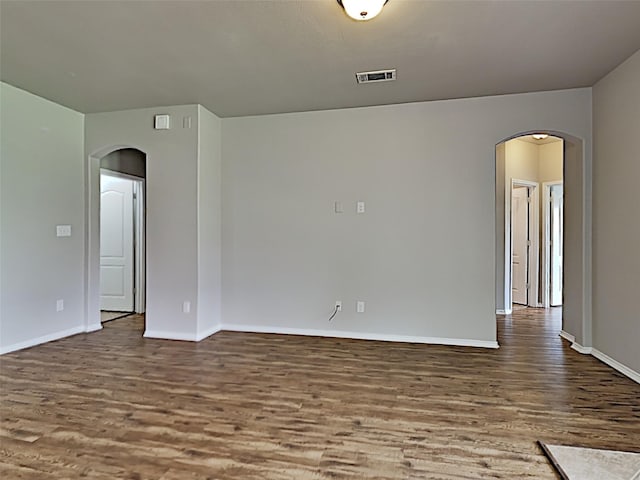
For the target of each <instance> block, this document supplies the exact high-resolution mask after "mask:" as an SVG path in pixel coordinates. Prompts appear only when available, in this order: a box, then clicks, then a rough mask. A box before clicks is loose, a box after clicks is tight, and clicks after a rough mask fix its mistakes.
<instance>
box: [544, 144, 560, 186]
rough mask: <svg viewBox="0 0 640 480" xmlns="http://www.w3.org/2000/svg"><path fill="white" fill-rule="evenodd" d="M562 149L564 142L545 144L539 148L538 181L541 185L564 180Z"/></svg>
mask: <svg viewBox="0 0 640 480" xmlns="http://www.w3.org/2000/svg"><path fill="white" fill-rule="evenodd" d="M562 149H563V142H562V141H559V142H552V143H545V144H542V145H540V146H539V147H538V152H539V160H540V164H539V165H540V168H539V170H538V181H539V182H540V183H544V182H554V181H557V180H562V176H563V175H562Z"/></svg>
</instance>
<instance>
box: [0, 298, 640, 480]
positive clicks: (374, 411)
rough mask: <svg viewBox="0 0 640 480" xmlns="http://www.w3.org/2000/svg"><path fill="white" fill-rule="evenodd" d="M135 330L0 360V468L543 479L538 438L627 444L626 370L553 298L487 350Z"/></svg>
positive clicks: (637, 430) (632, 439)
mask: <svg viewBox="0 0 640 480" xmlns="http://www.w3.org/2000/svg"><path fill="white" fill-rule="evenodd" d="M142 328H143V319H142V318H141V317H140V316H132V317H127V318H124V319H120V320H115V321H112V322H109V323H107V324H105V328H104V329H103V330H102V331H100V332H96V333H92V334H82V335H76V336H74V337H71V338H68V339H64V340H60V341H57V342H53V343H49V344H46V345H42V346H38V347H34V348H31V349H28V350H24V351H21V352H15V353H11V354H8V355H5V356H3V357H1V358H0V365H1V369H0V381H1V392H0V409H1V416H2V424H1V429H0V477H1V478H3V479H38V480H46V479H53V478H56V479H59V478H69V479H71V478H87V479H159V480H181V479H187V480H202V479H217V480H228V479H248V480H253V479H274V480H285V479H287V480H288V479H297V480H306V479H309V480H311V479H315V480H321V479H343V478H349V479H479V478H494V479H495V478H503V479H516V478H518V479H519V478H535V479H554V478H557V477H556V474H555V473H554V471H553V470H552V468H551V467H550V465H549V464H548V462H547V460H546V459H545V457H544V456H543V455H542V452H541V451H540V449H539V447H538V446H537V445H536V440H538V439H541V440H544V441H545V442H548V443H556V444H577V445H582V446H587V447H594V448H613V449H621V450H628V451H635V452H640V385H638V384H636V383H634V382H633V381H631V380H630V379H628V378H626V377H624V376H622V375H621V374H619V373H617V372H616V371H614V370H612V369H611V368H609V367H608V366H606V365H604V364H602V363H600V362H599V361H598V360H596V359H595V358H593V357H590V356H584V355H581V354H579V353H577V352H575V351H573V350H571V349H570V348H569V346H568V345H567V344H566V342H564V341H563V340H561V339H560V337H559V336H558V333H559V328H560V323H559V311H555V312H552V313H548V314H545V311H544V310H537V309H527V310H522V311H519V312H517V313H514V315H513V316H506V317H504V316H500V317H498V329H499V341H500V345H501V348H500V349H498V350H488V349H479V348H467V347H446V346H436V345H416V344H394V343H385V342H372V341H360V340H345V339H331V338H315V337H300V336H283V335H266V334H243V333H232V332H221V333H218V334H216V335H215V336H213V337H211V338H209V339H207V340H205V341H203V342H201V343H198V344H195V343H188V342H173V341H163V340H154V339H144V338H141V332H142Z"/></svg>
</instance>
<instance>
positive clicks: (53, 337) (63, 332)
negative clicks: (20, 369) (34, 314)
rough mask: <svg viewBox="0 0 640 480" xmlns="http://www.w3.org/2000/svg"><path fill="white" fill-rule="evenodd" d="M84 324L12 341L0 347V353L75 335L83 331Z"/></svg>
mask: <svg viewBox="0 0 640 480" xmlns="http://www.w3.org/2000/svg"><path fill="white" fill-rule="evenodd" d="M84 332H85V326H84V325H79V326H77V327H73V328H68V329H66V330H60V331H59V332H54V333H50V334H48V335H43V336H41V337H37V338H31V339H29V340H26V341H24V342H19V343H14V344H13V345H7V346H6V347H2V348H0V355H4V354H5V353H9V352H15V351H17V350H23V349H25V348H29V347H35V346H36V345H40V344H43V343H47V342H53V341H54V340H60V339H61V338H65V337H70V336H71V335H77V334H78V333H84Z"/></svg>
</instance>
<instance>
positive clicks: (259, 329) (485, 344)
mask: <svg viewBox="0 0 640 480" xmlns="http://www.w3.org/2000/svg"><path fill="white" fill-rule="evenodd" d="M220 330H227V331H231V332H251V333H276V334H283V335H305V336H312V337H333V338H353V339H357V340H378V341H383V342H405V343H426V344H434V345H455V346H459V347H480V348H499V345H498V342H494V341H489V340H471V339H467V338H441V337H416V336H412V335H393V334H382V333H363V332H346V331H342V330H315V329H307V328H286V327H274V326H265V325H236V324H227V323H224V324H222V325H221V326H220Z"/></svg>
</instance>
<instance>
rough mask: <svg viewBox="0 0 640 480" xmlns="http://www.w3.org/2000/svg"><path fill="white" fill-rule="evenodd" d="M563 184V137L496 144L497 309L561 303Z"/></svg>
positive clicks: (526, 137)
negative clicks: (498, 225) (500, 223)
mask: <svg viewBox="0 0 640 480" xmlns="http://www.w3.org/2000/svg"><path fill="white" fill-rule="evenodd" d="M536 137H543V138H536ZM563 185H564V140H563V139H562V138H561V137H556V136H553V135H521V136H517V137H515V138H512V139H510V140H507V141H505V142H502V143H500V144H498V145H497V146H496V188H497V190H496V219H497V222H498V223H499V222H503V231H502V235H501V236H500V235H499V236H498V237H497V245H496V252H497V253H499V254H498V255H497V263H498V265H497V267H496V272H497V274H499V275H500V276H499V277H498V278H497V287H496V313H498V314H506V315H509V314H511V313H512V311H513V310H514V309H521V308H531V307H533V308H549V307H552V306H553V307H561V306H562V303H563V301H562V291H563V280H562V271H563V267H562V261H563V255H562V252H563V239H564V237H563V231H564V227H563V222H564V188H563ZM502 188H503V189H504V191H499V190H500V189H502ZM499 230H500V229H498V231H499ZM500 244H501V245H500ZM500 267H502V268H500Z"/></svg>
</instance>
